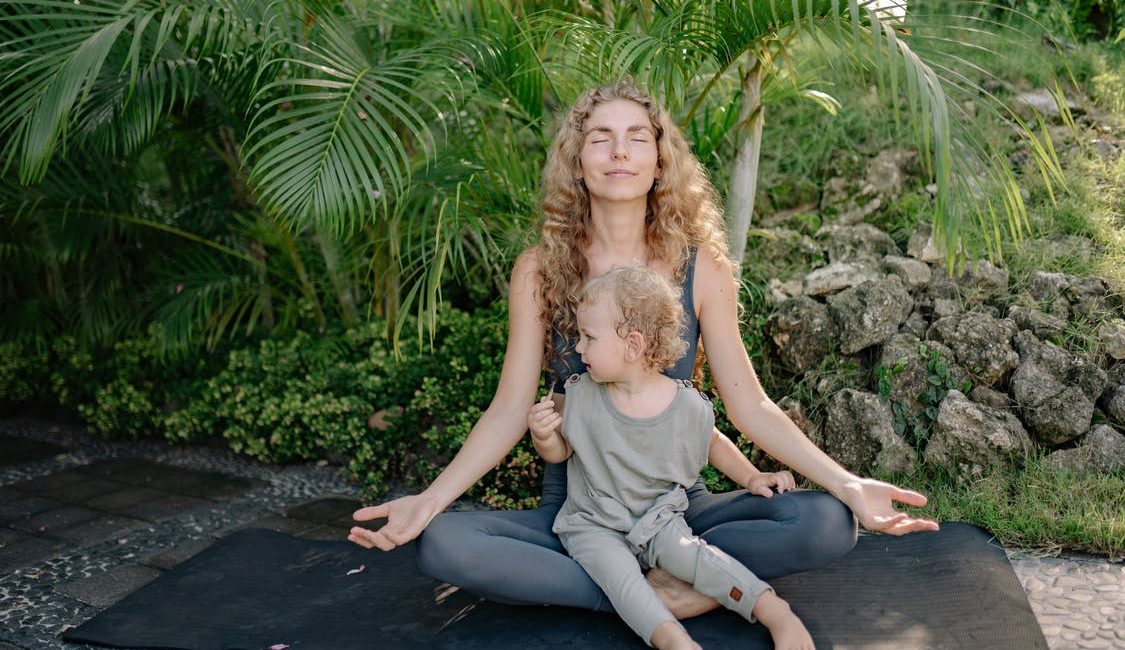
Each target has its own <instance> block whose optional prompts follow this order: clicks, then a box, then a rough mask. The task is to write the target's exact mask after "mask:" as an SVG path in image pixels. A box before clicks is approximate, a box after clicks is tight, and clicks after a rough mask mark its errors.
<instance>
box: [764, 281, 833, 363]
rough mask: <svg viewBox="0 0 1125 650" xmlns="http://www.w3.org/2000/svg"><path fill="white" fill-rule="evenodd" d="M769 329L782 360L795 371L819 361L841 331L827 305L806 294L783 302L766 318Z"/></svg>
mask: <svg viewBox="0 0 1125 650" xmlns="http://www.w3.org/2000/svg"><path fill="white" fill-rule="evenodd" d="M766 333H767V334H768V335H769V337H770V340H771V341H773V343H774V345H775V346H777V352H778V356H779V357H780V358H781V361H782V363H784V364H785V366H786V367H788V368H789V369H790V370H793V371H794V372H803V371H805V370H807V369H809V368H811V367H813V366H815V365H816V364H817V363H819V362H820V361H821V359H823V358H824V356H825V355H826V354H828V351H829V349H830V346H831V344H832V342H833V341H835V340H836V338H837V336H838V335H839V331H838V328H837V327H836V324H835V323H834V322H833V321H832V318H831V317H830V316H829V315H828V307H826V306H825V305H823V304H821V303H819V302H817V301H815V300H813V299H812V298H806V297H804V296H800V297H797V298H793V299H791V300H786V301H785V302H783V303H781V306H780V307H778V309H777V311H775V312H774V313H773V314H771V315H770V317H769V319H768V320H767V321H766Z"/></svg>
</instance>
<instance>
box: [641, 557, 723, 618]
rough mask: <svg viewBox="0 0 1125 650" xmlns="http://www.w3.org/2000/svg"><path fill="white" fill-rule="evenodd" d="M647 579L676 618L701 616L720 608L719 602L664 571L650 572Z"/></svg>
mask: <svg viewBox="0 0 1125 650" xmlns="http://www.w3.org/2000/svg"><path fill="white" fill-rule="evenodd" d="M645 579H646V580H648V584H649V585H651V586H652V588H653V589H654V590H655V591H656V595H657V596H660V600H661V601H662V602H663V603H664V606H665V607H667V608H668V611H670V612H672V616H675V617H676V618H679V619H684V618H691V617H693V616H699V615H700V614H705V613H707V612H709V611H711V610H713V609H715V608H716V607H718V606H719V602H718V601H717V600H715V599H714V598H711V597H709V596H704V595H703V594H701V593H699V592H698V591H696V590H695V589H692V587H691V585H690V584H688V583H686V582H684V581H683V580H680V579H679V578H677V577H675V576H673V575H672V574H670V573H668V572H667V571H665V570H663V569H652V570H650V571H649V572H648V575H647V576H646V577H645Z"/></svg>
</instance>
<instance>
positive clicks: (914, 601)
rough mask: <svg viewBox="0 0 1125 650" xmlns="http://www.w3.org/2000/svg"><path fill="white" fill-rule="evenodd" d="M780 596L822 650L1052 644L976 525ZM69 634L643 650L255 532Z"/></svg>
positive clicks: (254, 642) (339, 649) (798, 581)
mask: <svg viewBox="0 0 1125 650" xmlns="http://www.w3.org/2000/svg"><path fill="white" fill-rule="evenodd" d="M361 565H362V566H363V567H364V570H363V571H362V572H357V573H352V574H351V575H348V572H349V571H352V570H354V569H358V568H359V567H360V566H361ZM529 579H532V580H533V579H534V576H531V577H529ZM773 585H774V587H775V589H776V590H777V592H778V594H779V595H781V596H782V597H783V598H785V599H787V600H788V601H789V603H790V604H791V605H792V607H793V609H794V610H795V611H796V612H797V613H798V615H800V617H801V618H802V620H804V622H805V625H807V626H808V628H809V631H810V632H811V633H812V635H813V637H814V639H815V640H816V647H817V648H819V649H820V650H825V649H828V648H837V649H842V648H849V649H851V648H857V649H858V648H868V649H874V648H896V649H909V648H957V649H965V648H989V649H995V650H1005V649H1011V650H1028V649H1033V648H1046V647H1047V643H1046V641H1045V640H1044V638H1043V634H1042V632H1041V631H1040V629H1039V625H1038V623H1037V622H1036V620H1035V616H1034V614H1033V613H1032V611H1031V608H1030V606H1029V605H1028V602H1027V596H1026V595H1025V594H1024V592H1023V589H1022V588H1021V586H1020V583H1019V580H1018V579H1017V578H1016V575H1015V573H1013V571H1012V568H1011V565H1010V564H1009V563H1008V560H1007V558H1006V556H1005V555H1004V551H1003V549H1001V548H1000V547H999V545H997V544H996V542H995V541H994V540H993V539H992V538H991V536H990V535H989V534H988V533H987V532H986V531H984V530H982V529H980V528H977V527H976V526H971V525H968V524H955V523H953V524H945V525H943V526H942V530H941V531H940V532H938V533H920V534H914V535H907V536H905V537H888V536H883V535H870V536H863V537H862V538H861V539H860V541H859V544H858V545H857V546H856V549H855V550H854V551H852V553H850V554H849V555H848V556H846V557H844V558H842V559H841V560H839V561H837V562H835V563H834V564H832V565H831V566H829V567H826V568H823V569H819V570H816V571H809V572H806V573H802V574H797V575H793V576H789V577H786V578H781V579H777V580H774V581H773ZM686 627H687V629H688V630H689V631H690V632H691V634H692V636H693V637H695V639H696V640H697V641H698V642H699V643H700V644H702V645H703V647H705V648H709V649H713V648H736V647H737V648H740V649H743V648H746V649H750V648H771V647H772V644H771V642H770V638H769V634H768V632H767V631H766V630H765V628H763V627H762V626H761V625H751V624H750V623H748V622H746V621H745V620H743V619H742V618H739V617H738V616H737V615H735V614H732V613H730V612H726V611H715V612H711V613H709V614H706V615H704V616H700V617H698V618H695V619H692V620H689V621H687V622H686ZM64 638H65V639H66V640H68V641H82V642H87V643H94V644H100V645H110V646H119V647H125V648H161V649H163V648H199V649H223V650H228V649H235V648H248V649H254V650H258V649H261V648H268V647H269V646H272V645H275V644H286V645H288V646H289V647H290V648H291V650H305V649H313V648H315V649H321V648H323V649H332V650H350V649H352V648H355V649H357V650H358V649H363V650H368V649H370V648H396V649H397V648H435V649H437V648H448V649H450V650H452V649H455V648H456V649H458V650H463V649H476V648H480V649H484V648H490V649H493V648H494V649H501V650H502V649H518V650H526V649H528V648H564V647H566V648H573V647H582V648H592V649H603V648H604V649H609V648H645V647H646V646H645V644H644V643H642V642H641V640H640V639H639V638H636V637H635V636H634V635H633V633H632V632H631V631H630V630H629V629H628V628H627V627H625V625H624V624H623V623H621V622H620V621H619V620H618V619H617V618H616V617H615V616H613V615H609V614H596V613H593V612H586V611H580V610H574V609H569V608H564V607H542V606H529V607H516V606H508V605H499V604H496V603H491V602H486V601H482V600H480V599H478V598H474V597H472V596H471V595H469V594H466V593H465V592H464V591H461V590H457V589H455V588H452V587H449V586H448V585H442V584H440V583H438V582H436V581H434V580H431V579H430V578H427V577H425V576H423V575H422V574H420V573H419V572H418V570H417V569H416V568H415V566H414V550H413V547H412V546H407V547H404V548H401V549H397V550H395V551H394V552H391V553H382V552H380V551H365V550H363V549H361V548H359V547H357V546H354V545H352V544H350V543H348V542H318V541H306V540H301V539H297V538H294V537H290V536H288V535H284V534H281V533H274V532H269V531H262V530H251V531H243V532H239V533H236V534H234V535H231V536H230V537H228V538H226V539H224V540H221V541H219V542H216V543H215V545H214V546H212V547H211V548H210V549H208V550H206V551H204V552H202V553H200V554H199V555H197V556H195V557H194V558H192V559H190V560H188V561H187V562H184V563H183V564H181V565H179V566H178V567H176V568H174V569H172V570H171V571H169V572H167V573H166V574H165V575H163V576H161V577H160V578H158V579H157V580H155V581H153V582H152V583H150V584H148V585H147V586H146V587H144V588H143V589H141V590H140V591H138V592H136V593H134V594H133V595H131V596H129V597H127V598H125V599H124V600H122V601H121V602H119V603H118V604H117V605H114V606H113V607H111V608H109V609H108V610H106V611H104V612H102V613H101V614H99V615H98V616H96V617H95V618H94V619H93V620H91V621H89V622H87V623H86V624H84V625H82V626H80V627H78V628H75V629H73V630H71V631H69V632H67V633H66V634H65V635H64Z"/></svg>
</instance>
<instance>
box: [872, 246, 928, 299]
mask: <svg viewBox="0 0 1125 650" xmlns="http://www.w3.org/2000/svg"><path fill="white" fill-rule="evenodd" d="M883 269H884V270H885V271H886V272H887V273H891V274H894V275H897V276H898V277H900V278H902V282H903V284H905V285H906V288H907V289H910V290H911V291H917V290H919V289H922V288H925V286H926V285H928V284H929V283H930V266H929V265H928V264H926V263H925V262H920V261H918V260H916V259H913V258H910V257H902V256H900V255H887V256H886V257H884V258H883Z"/></svg>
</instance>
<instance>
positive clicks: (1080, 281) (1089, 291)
mask: <svg viewBox="0 0 1125 650" xmlns="http://www.w3.org/2000/svg"><path fill="white" fill-rule="evenodd" d="M1068 289H1069V296H1068V297H1069V298H1070V310H1071V312H1073V313H1075V314H1081V315H1082V316H1087V317H1095V316H1100V315H1102V314H1105V313H1107V312H1108V311H1109V308H1108V301H1107V297H1108V295H1109V285H1108V284H1106V281H1105V280H1103V279H1101V278H1097V277H1086V278H1074V279H1073V280H1072V281H1071V282H1070V286H1069V287H1068Z"/></svg>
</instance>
